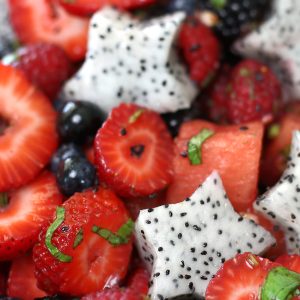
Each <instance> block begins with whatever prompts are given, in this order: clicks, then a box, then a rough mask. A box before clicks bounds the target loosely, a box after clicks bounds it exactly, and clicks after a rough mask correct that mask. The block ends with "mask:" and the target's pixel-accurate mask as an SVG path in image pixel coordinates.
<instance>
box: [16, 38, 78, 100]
mask: <svg viewBox="0 0 300 300" xmlns="http://www.w3.org/2000/svg"><path fill="white" fill-rule="evenodd" d="M13 66H14V67H17V68H18V69H20V70H22V71H23V72H24V73H25V75H26V78H27V79H28V80H30V81H31V82H32V83H34V84H35V85H36V86H37V87H38V88H39V89H40V90H41V91H43V92H44V93H45V94H46V95H47V96H48V98H49V99H52V100H53V99H54V98H55V97H56V96H57V94H58V92H59V90H60V88H61V86H62V84H63V82H64V81H65V80H66V79H68V77H69V76H70V75H71V69H72V66H71V63H70V61H69V59H68V57H67V55H66V53H65V52H64V51H63V50H62V49H61V48H60V47H58V46H55V45H52V44H46V43H37V44H33V45H28V46H27V47H24V48H21V49H19V50H18V51H17V53H16V61H15V62H14V63H13Z"/></svg>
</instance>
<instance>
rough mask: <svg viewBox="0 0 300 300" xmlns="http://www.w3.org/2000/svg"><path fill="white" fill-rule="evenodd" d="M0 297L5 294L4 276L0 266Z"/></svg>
mask: <svg viewBox="0 0 300 300" xmlns="http://www.w3.org/2000/svg"><path fill="white" fill-rule="evenodd" d="M0 269H1V272H0V295H5V294H6V276H5V275H4V270H3V267H2V266H0Z"/></svg>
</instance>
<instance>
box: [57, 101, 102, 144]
mask: <svg viewBox="0 0 300 300" xmlns="http://www.w3.org/2000/svg"><path fill="white" fill-rule="evenodd" d="M105 118H106V116H105V114H104V113H103V112H102V111H101V110H100V109H99V108H98V107H97V106H96V105H94V104H93V103H89V102H81V101H68V102H66V103H65V104H64V105H63V106H62V107H61V108H60V113H59V117H58V133H59V135H60V137H61V139H62V140H63V141H64V142H74V143H80V144H81V143H84V142H86V141H87V139H88V138H89V137H92V136H93V135H95V133H96V132H97V130H98V129H99V128H100V126H101V125H102V123H103V122H104V120H105Z"/></svg>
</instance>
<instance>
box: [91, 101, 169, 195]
mask: <svg viewBox="0 0 300 300" xmlns="http://www.w3.org/2000/svg"><path fill="white" fill-rule="evenodd" d="M112 145H113V147H112ZM95 155H96V165H97V167H98V172H99V177H100V180H103V181H105V182H106V183H107V184H108V185H109V186H111V187H112V188H113V189H114V190H115V191H116V192H117V193H118V194H120V195H122V196H124V197H130V196H133V197H137V196H147V195H150V194H153V193H156V192H158V191H160V190H162V189H164V188H165V187H166V186H167V185H168V184H169V183H170V182H171V180H172V174H173V172H172V159H173V141H172V138H171V136H170V134H169V132H168V130H167V128H166V125H165V123H164V121H163V120H162V119H161V117H160V116H159V114H157V113H155V112H153V111H150V110H148V109H144V108H141V107H139V106H137V105H134V104H121V105H119V106H118V107H117V108H115V109H113V110H112V112H111V114H110V116H109V117H108V119H107V120H106V122H105V123H104V124H103V126H102V128H100V130H99V131H98V133H97V135H96V138H95Z"/></svg>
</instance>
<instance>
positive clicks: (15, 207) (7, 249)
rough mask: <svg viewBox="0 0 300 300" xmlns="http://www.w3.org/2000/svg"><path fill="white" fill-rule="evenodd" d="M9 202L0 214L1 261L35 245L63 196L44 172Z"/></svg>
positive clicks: (17, 192) (17, 191)
mask: <svg viewBox="0 0 300 300" xmlns="http://www.w3.org/2000/svg"><path fill="white" fill-rule="evenodd" d="M8 201H9V203H8V205H7V206H6V207H4V208H2V209H1V211H0V216H1V218H0V245H1V247H0V260H8V259H12V258H14V257H15V256H17V255H19V254H22V253H25V252H26V251H27V250H28V249H30V248H31V247H32V246H33V245H34V243H35V242H36V241H37V239H38V235H39V233H40V230H41V229H42V227H43V226H44V225H45V224H47V222H48V221H49V220H50V219H51V218H52V216H53V214H54V212H55V208H56V206H57V205H59V204H60V203H61V201H62V196H61V194H60V193H59V191H58V188H57V185H56V182H55V179H54V177H53V176H52V175H51V174H50V173H48V172H44V173H42V174H41V175H40V176H38V177H37V178H36V179H35V180H34V181H33V182H31V183H30V184H28V185H26V186H25V187H22V188H20V189H18V190H15V191H12V192H10V193H8Z"/></svg>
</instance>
